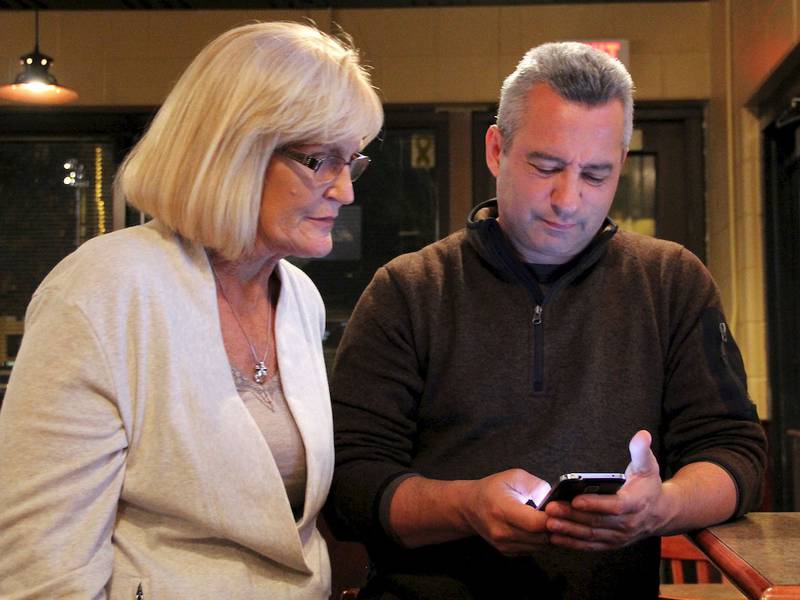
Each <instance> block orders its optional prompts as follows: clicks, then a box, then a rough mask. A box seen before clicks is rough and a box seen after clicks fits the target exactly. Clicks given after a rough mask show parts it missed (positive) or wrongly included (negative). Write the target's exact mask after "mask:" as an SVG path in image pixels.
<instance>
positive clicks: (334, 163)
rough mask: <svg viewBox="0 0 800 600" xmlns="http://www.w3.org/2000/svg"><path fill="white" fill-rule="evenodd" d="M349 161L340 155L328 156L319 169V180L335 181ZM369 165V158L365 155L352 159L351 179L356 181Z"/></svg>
mask: <svg viewBox="0 0 800 600" xmlns="http://www.w3.org/2000/svg"><path fill="white" fill-rule="evenodd" d="M346 164H347V161H345V160H343V159H341V158H339V157H338V156H326V157H325V158H324V159H322V163H321V164H320V166H319V169H318V170H317V180H318V181H321V182H329V181H333V180H334V179H336V178H337V177H338V176H339V173H341V172H342V169H344V167H345V165H346ZM367 165H369V158H368V157H366V156H363V155H359V156H356V157H354V158H352V159H351V160H350V181H355V180H356V179H358V178H359V177H361V175H362V174H363V173H364V171H365V170H366V169H367Z"/></svg>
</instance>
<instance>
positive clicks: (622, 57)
mask: <svg viewBox="0 0 800 600" xmlns="http://www.w3.org/2000/svg"><path fill="white" fill-rule="evenodd" d="M578 41H579V42H581V43H583V44H587V45H589V46H591V47H592V48H596V49H598V50H600V51H601V52H605V53H606V54H608V55H609V56H613V57H614V58H616V59H618V60H619V61H620V62H621V63H622V64H623V65H625V66H626V67H627V66H628V59H629V58H630V56H629V51H628V48H629V46H628V40H578Z"/></svg>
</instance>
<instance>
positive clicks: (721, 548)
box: [690, 512, 800, 600]
mask: <svg viewBox="0 0 800 600" xmlns="http://www.w3.org/2000/svg"><path fill="white" fill-rule="evenodd" d="M690 537H691V538H692V540H693V541H694V543H695V544H697V546H698V547H699V548H700V549H701V550H702V551H703V552H704V553H705V554H706V555H707V556H708V558H709V559H711V561H712V562H713V563H714V564H715V565H716V566H717V567H718V568H719V570H720V571H722V572H723V573H724V574H725V576H726V577H727V578H728V579H730V580H731V581H732V582H733V583H734V585H736V587H738V588H739V589H740V590H741V591H742V592H743V593H744V594H745V595H746V596H747V597H748V598H752V599H754V600H756V599H760V600H788V599H790V598H791V599H794V600H800V513H798V512H787V513H766V512H764V513H750V514H749V515H747V516H745V517H744V518H742V519H738V520H737V521H733V522H731V523H724V524H722V525H715V526H713V527H709V528H707V529H703V530H700V531H696V532H693V533H691V534H690Z"/></svg>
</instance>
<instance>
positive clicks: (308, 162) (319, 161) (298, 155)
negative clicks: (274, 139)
mask: <svg viewBox="0 0 800 600" xmlns="http://www.w3.org/2000/svg"><path fill="white" fill-rule="evenodd" d="M275 153H276V154H280V155H282V156H285V157H286V158H288V159H291V160H293V161H295V162H296V163H299V164H301V165H303V166H304V167H307V168H309V169H311V170H312V171H313V172H314V174H315V175H317V176H318V175H319V171H320V169H322V166H323V165H324V164H325V161H326V160H330V159H334V160H337V161H341V163H342V166H341V168H340V169H339V170H338V171H336V174H335V175H334V176H333V177H331V178H330V179H325V180H322V181H317V183H319V184H320V185H322V184H328V183H331V182H332V181H334V180H335V179H336V178H337V177H338V176H339V175H340V174H341V172H342V169H344V168H345V167H348V168H349V169H350V182H351V183H352V182H354V181H356V180H357V179H358V178H359V177H361V176H362V175H363V174H364V171H366V170H367V167H368V166H369V163H370V162H372V161H371V160H370V158H369V156H367V155H366V154H361V153H360V152H354V153H353V154H352V155H351V156H350V160H349V161H346V160H345V159H343V158H342V157H341V156H337V155H336V154H325V155H320V154H316V155H314V154H304V153H303V152H299V151H297V150H292V149H291V148H286V147H282V148H278V149H276V150H275ZM365 159H366V164H365V165H364V167H363V168H362V169H361V171H360V172H358V173H356V175H355V177H354V176H353V169H352V166H351V165H353V163H355V164H359V162H364V160H365Z"/></svg>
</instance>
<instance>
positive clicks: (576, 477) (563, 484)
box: [528, 473, 625, 510]
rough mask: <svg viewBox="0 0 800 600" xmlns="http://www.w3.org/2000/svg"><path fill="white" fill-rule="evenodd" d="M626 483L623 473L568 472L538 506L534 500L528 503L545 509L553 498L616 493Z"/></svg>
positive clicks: (563, 498) (566, 498)
mask: <svg viewBox="0 0 800 600" xmlns="http://www.w3.org/2000/svg"><path fill="white" fill-rule="evenodd" d="M623 483H625V475H623V474H622V473H566V474H564V475H562V476H561V477H559V478H558V483H556V485H555V486H553V488H552V489H551V490H550V493H548V494H547V496H545V498H544V500H542V503H541V504H540V505H539V506H538V507H537V506H536V505H535V504H534V503H533V501H532V500H529V501H528V504H530V505H531V506H533V507H534V508H539V509H540V510H542V509H544V507H545V506H546V505H547V503H548V502H550V501H551V500H567V501H568V500H572V499H573V498H574V497H575V496H577V495H579V494H616V493H617V490H618V489H619V488H620V487H622V484H623Z"/></svg>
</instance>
